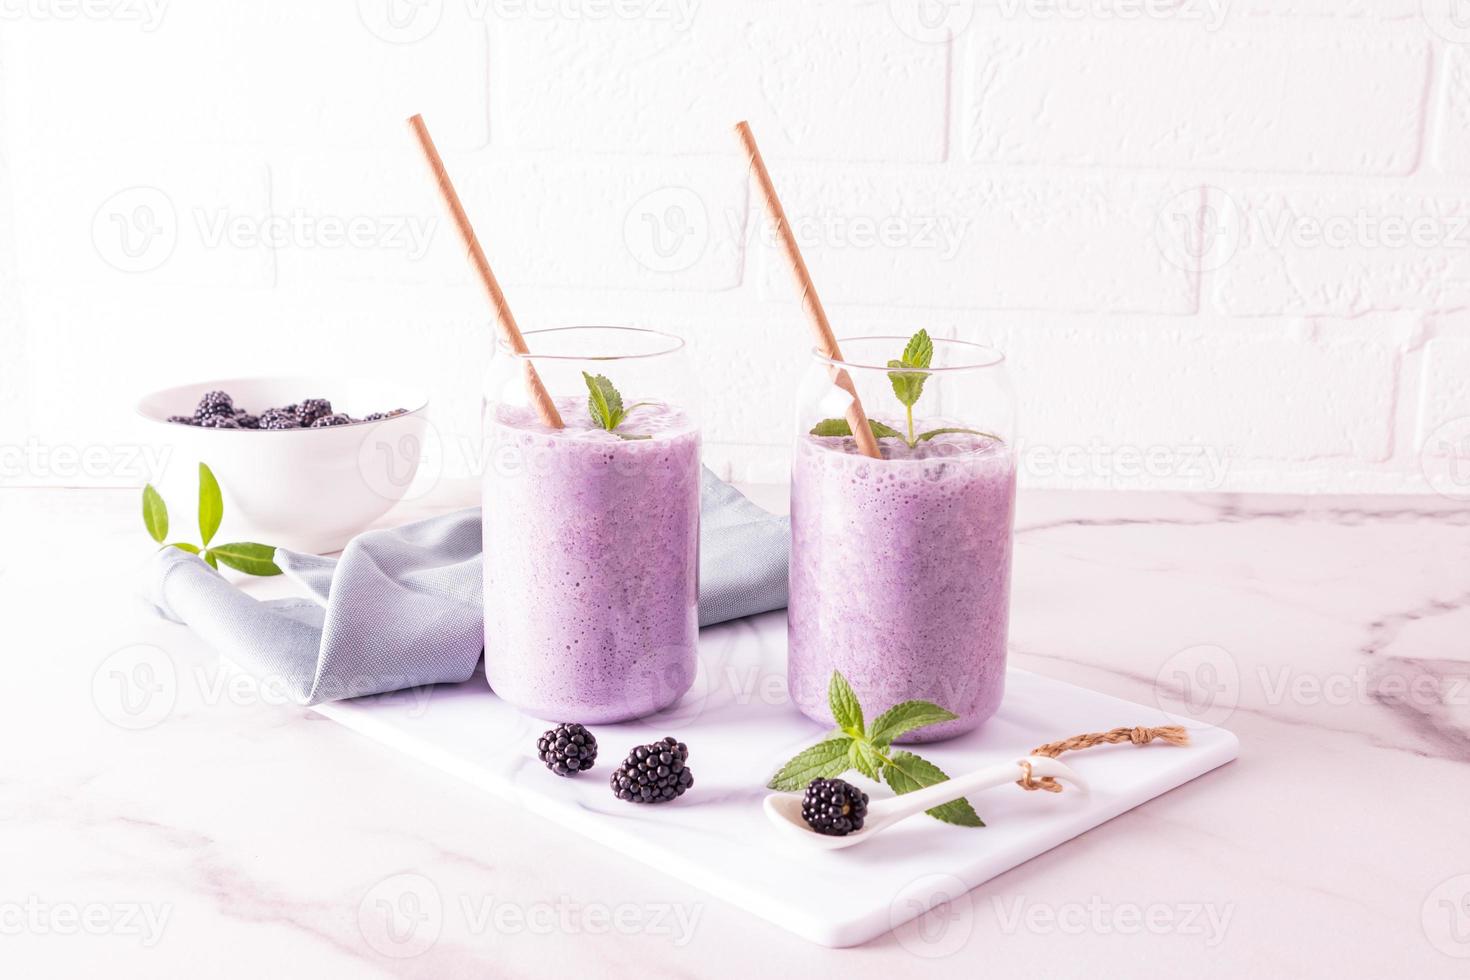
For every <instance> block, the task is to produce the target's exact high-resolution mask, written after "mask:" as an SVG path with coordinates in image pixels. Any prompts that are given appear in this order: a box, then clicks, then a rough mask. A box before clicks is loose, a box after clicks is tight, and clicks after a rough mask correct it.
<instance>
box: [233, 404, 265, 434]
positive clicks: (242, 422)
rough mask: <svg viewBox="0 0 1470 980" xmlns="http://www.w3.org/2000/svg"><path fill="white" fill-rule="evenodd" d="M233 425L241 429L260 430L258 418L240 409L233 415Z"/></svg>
mask: <svg viewBox="0 0 1470 980" xmlns="http://www.w3.org/2000/svg"><path fill="white" fill-rule="evenodd" d="M235 424H236V425H238V426H239V427H240V428H242V429H258V428H260V416H258V415H251V414H250V413H249V412H247V411H245V410H243V409H242V410H240V411H238V412H236V413H235Z"/></svg>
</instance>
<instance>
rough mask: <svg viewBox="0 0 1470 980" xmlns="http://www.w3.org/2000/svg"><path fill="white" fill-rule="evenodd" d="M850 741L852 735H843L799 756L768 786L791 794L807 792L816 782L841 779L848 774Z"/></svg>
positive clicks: (772, 779) (775, 776)
mask: <svg viewBox="0 0 1470 980" xmlns="http://www.w3.org/2000/svg"><path fill="white" fill-rule="evenodd" d="M851 741H852V736H851V735H841V736H838V737H837V738H830V739H828V740H827V741H825V742H818V743H817V744H816V745H813V746H812V747H811V748H809V749H804V750H803V751H801V752H798V753H797V754H796V755H795V756H794V757H793V758H792V759H791V761H790V762H788V763H786V765H784V766H782V767H781V769H780V771H779V772H777V773H776V775H774V776H772V777H771V781H770V782H769V783H766V785H767V786H768V787H770V788H771V789H775V790H782V791H785V792H791V791H793V790H799V789H806V784H807V783H809V782H811V781H812V780H813V779H831V778H832V777H833V776H840V775H842V774H843V773H845V772H847V770H848V759H847V746H848V743H849V742H851Z"/></svg>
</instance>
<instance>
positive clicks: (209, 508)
mask: <svg viewBox="0 0 1470 980" xmlns="http://www.w3.org/2000/svg"><path fill="white" fill-rule="evenodd" d="M224 517H225V498H224V497H223V496H222V495H221V494H220V492H219V481H218V480H216V479H215V478H214V473H213V472H212V471H211V470H210V468H209V467H208V466H205V465H204V464H203V463H200V464H199V536H200V539H201V540H202V542H203V543H204V545H205V546H206V547H208V545H209V541H210V539H211V538H213V537H214V532H216V531H218V530H219V523H220V521H222V520H224ZM205 560H206V561H207V560H208V559H207V558H206V559H205ZM211 564H213V563H212V562H211Z"/></svg>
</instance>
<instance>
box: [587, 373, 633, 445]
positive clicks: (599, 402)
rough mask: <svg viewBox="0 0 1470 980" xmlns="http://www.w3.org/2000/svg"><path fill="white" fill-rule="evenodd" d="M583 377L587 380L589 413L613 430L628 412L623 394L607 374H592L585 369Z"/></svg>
mask: <svg viewBox="0 0 1470 980" xmlns="http://www.w3.org/2000/svg"><path fill="white" fill-rule="evenodd" d="M582 378H583V379H584V380H585V381H586V382H587V414H588V415H590V416H591V417H592V421H594V422H596V423H597V424H598V425H599V426H601V427H602V428H604V429H606V430H607V431H609V432H611V431H612V430H613V429H616V428H617V427H618V423H619V422H621V421H622V420H623V416H625V415H627V414H628V413H627V412H625V411H623V396H622V395H620V394H618V389H616V388H614V387H613V383H612V382H611V381H609V380H607V377H606V375H601V374H598V375H591V374H588V373H587V372H586V371H583V372H582Z"/></svg>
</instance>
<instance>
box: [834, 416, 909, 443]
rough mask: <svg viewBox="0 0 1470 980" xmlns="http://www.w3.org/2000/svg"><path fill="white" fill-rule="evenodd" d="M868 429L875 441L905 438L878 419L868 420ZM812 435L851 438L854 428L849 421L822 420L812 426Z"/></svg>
mask: <svg viewBox="0 0 1470 980" xmlns="http://www.w3.org/2000/svg"><path fill="white" fill-rule="evenodd" d="M868 428H870V429H872V430H873V438H875V439H888V438H902V437H903V433H902V432H899V431H898V430H897V429H895V428H894V427H893V426H891V425H884V424H883V423H882V422H879V421H878V420H877V419H868ZM812 435H814V436H850V435H852V426H851V425H848V424H847V419H822V421H820V422H818V423H817V424H816V425H814V426H812Z"/></svg>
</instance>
